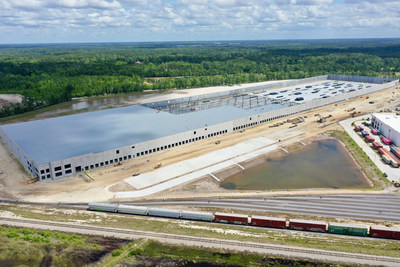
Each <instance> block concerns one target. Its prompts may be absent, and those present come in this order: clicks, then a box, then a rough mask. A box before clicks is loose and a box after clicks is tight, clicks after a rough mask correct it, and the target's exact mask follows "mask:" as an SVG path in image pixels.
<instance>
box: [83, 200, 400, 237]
mask: <svg viewBox="0 0 400 267" xmlns="http://www.w3.org/2000/svg"><path fill="white" fill-rule="evenodd" d="M88 210H92V211H104V212H115V213H124V214H132V215H142V216H154V217H164V218H174V219H185V220H194V221H206V222H216V223H228V224H239V225H251V226H259V227H269V228H279V229H291V230H299V231H311V232H321V233H332V234H343V235H353V236H370V237H377V238H391V239H400V229H396V228H388V227H376V226H371V227H370V226H364V225H352V224H343V223H326V222H323V221H310V220H298V219H289V220H288V221H287V220H286V219H285V218H274V217H264V216H256V215H252V216H249V215H247V214H234V213H222V212H215V213H211V212H199V211H184V210H175V209H163V208H154V207H140V206H132V205H123V204H111V203H89V205H88Z"/></svg>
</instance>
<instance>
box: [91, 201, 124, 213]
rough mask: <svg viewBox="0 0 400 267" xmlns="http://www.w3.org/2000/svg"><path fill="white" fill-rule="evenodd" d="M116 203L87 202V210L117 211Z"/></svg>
mask: <svg viewBox="0 0 400 267" xmlns="http://www.w3.org/2000/svg"><path fill="white" fill-rule="evenodd" d="M117 209H118V204H112V203H101V202H92V203H89V204H88V210H95V211H107V212H117Z"/></svg>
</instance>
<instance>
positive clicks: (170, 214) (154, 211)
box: [148, 208, 181, 218]
mask: <svg viewBox="0 0 400 267" xmlns="http://www.w3.org/2000/svg"><path fill="white" fill-rule="evenodd" d="M180 213H181V211H180V210H171V209H161V208H149V210H148V214H149V215H150V216H157V217H167V218H179V217H180Z"/></svg>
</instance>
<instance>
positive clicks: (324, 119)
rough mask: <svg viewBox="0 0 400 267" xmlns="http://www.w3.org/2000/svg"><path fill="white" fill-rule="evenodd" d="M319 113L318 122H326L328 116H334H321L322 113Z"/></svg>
mask: <svg viewBox="0 0 400 267" xmlns="http://www.w3.org/2000/svg"><path fill="white" fill-rule="evenodd" d="M317 115H318V117H319V119H318V120H317V122H319V123H323V122H326V119H327V118H330V117H332V115H328V116H325V117H323V116H321V115H319V114H317Z"/></svg>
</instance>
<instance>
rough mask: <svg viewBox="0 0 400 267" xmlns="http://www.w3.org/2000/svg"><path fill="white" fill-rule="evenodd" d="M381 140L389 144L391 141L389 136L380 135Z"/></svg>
mask: <svg viewBox="0 0 400 267" xmlns="http://www.w3.org/2000/svg"><path fill="white" fill-rule="evenodd" d="M381 141H382V142H383V143H384V144H386V145H391V144H392V143H393V142H392V140H390V139H389V138H386V137H383V136H381Z"/></svg>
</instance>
